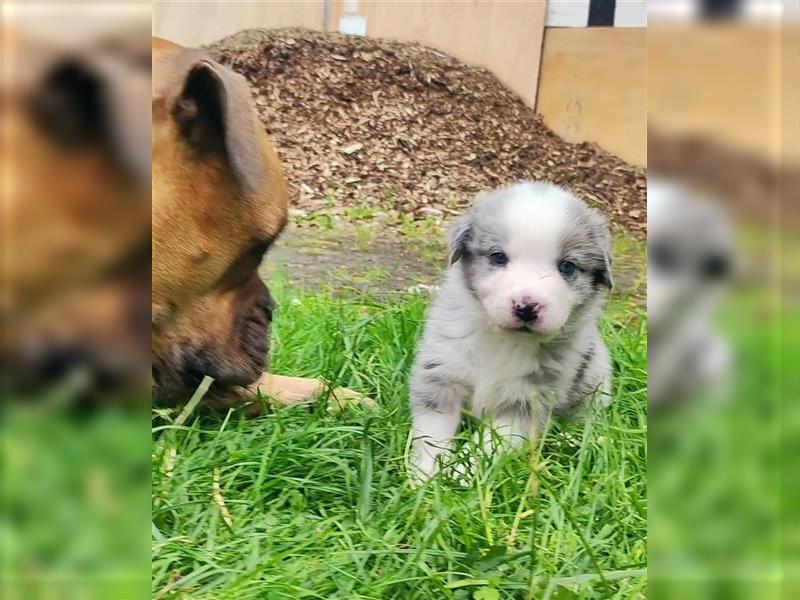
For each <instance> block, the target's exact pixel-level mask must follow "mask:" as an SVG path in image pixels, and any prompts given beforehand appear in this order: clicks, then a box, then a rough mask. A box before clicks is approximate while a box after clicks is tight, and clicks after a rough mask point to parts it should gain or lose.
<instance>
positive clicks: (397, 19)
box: [331, 0, 547, 106]
mask: <svg viewBox="0 0 800 600" xmlns="http://www.w3.org/2000/svg"><path fill="white" fill-rule="evenodd" d="M546 7H547V5H546V3H545V2H504V1H502V0H491V1H484V2H446V1H436V0H421V1H417V2H398V1H381V2H375V1H372V2H364V1H363V0H362V1H360V2H353V0H350V1H349V2H347V1H346V2H342V0H335V1H334V2H333V10H332V14H331V17H332V19H331V22H332V28H333V29H334V30H336V29H338V24H339V19H340V17H341V16H342V15H343V14H344V15H348V14H349V15H360V16H362V17H365V18H366V29H367V35H369V36H373V37H382V38H388V39H394V40H401V41H411V42H420V43H421V44H425V45H427V46H431V47H434V48H438V49H440V50H442V51H444V52H447V53H448V54H450V55H452V56H455V57H456V58H458V59H459V60H461V61H463V62H466V63H468V64H474V65H480V66H483V67H486V68H488V69H489V70H491V71H492V72H493V73H494V74H495V75H497V77H498V78H499V79H500V81H502V82H503V84H505V85H506V86H507V87H509V88H510V89H511V90H513V91H514V92H515V93H517V94H518V95H519V96H521V97H522V99H523V100H525V102H527V103H528V104H529V105H531V106H533V105H534V103H535V101H536V89H537V83H538V75H539V60H540V56H541V47H542V36H543V35H544V19H545V13H546Z"/></svg>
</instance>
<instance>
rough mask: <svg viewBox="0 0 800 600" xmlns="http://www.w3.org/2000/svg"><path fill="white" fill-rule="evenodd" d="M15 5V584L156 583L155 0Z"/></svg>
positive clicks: (31, 590) (10, 501) (7, 508)
mask: <svg viewBox="0 0 800 600" xmlns="http://www.w3.org/2000/svg"><path fill="white" fill-rule="evenodd" d="M0 8H2V23H0V25H1V26H2V29H0V31H2V40H1V41H2V51H0V60H2V68H1V69H0V74H1V78H0V98H2V103H0V144H2V154H1V155H0V156H2V159H1V160H2V162H0V171H1V174H0V181H2V196H0V208H1V209H2V220H1V223H2V234H0V277H1V278H2V283H0V365H1V370H0V401H1V402H2V404H0V407H1V408H0V409H1V410H2V421H1V423H2V424H0V439H1V440H2V445H0V477H2V478H1V479H0V481H1V482H2V487H1V488H0V489H1V491H0V540H2V541H1V542H0V544H1V545H0V569H2V571H0V572H1V573H2V576H1V577H0V596H2V597H3V598H7V599H16V598H75V599H77V598H81V599H83V598H87V599H90V598H144V597H147V596H148V595H149V527H148V524H149V508H148V497H149V476H148V469H149V465H150V461H149V457H150V439H151V438H150V431H149V404H150V401H149V396H150V393H149V389H150V388H149V363H150V334H149V330H150V329H149V315H150V266H149V265H150V260H149V257H150V133H149V131H150V108H149V107H150V101H149V95H150V50H149V47H150V46H149V45H150V41H149V40H150V5H149V3H138V4H137V3H136V2H129V3H127V4H110V5H106V4H104V3H95V4H91V3H82V4H71V3H61V4H52V3H51V4H37V3H35V2H4V3H2V5H0Z"/></svg>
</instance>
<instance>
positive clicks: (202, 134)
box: [172, 59, 266, 193]
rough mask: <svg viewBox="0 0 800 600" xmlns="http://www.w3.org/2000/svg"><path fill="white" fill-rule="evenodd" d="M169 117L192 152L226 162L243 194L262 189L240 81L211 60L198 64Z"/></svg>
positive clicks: (255, 125)
mask: <svg viewBox="0 0 800 600" xmlns="http://www.w3.org/2000/svg"><path fill="white" fill-rule="evenodd" d="M172 116H173V118H174V119H175V121H176V122H177V124H178V127H179V128H180V131H181V133H182V134H183V135H184V137H185V138H186V140H187V141H188V143H189V144H191V145H192V146H193V147H194V148H195V149H196V150H198V151H199V152H204V153H205V152H208V153H214V154H218V155H219V156H221V157H223V158H224V159H225V160H226V161H227V162H228V164H229V165H230V167H231V169H232V170H233V173H234V175H235V176H236V178H237V179H238V180H239V183H241V185H242V187H243V188H244V190H245V191H246V192H249V193H256V192H258V191H259V190H260V189H261V188H262V186H263V181H264V177H265V175H266V174H265V173H264V163H263V160H262V154H261V147H260V140H259V128H260V127H261V125H260V123H259V122H258V119H257V116H256V111H255V108H254V107H253V105H252V103H251V101H250V89H249V87H248V86H247V82H246V81H245V79H244V78H243V77H242V76H241V75H238V74H236V73H234V72H233V71H231V70H230V69H228V68H226V67H223V66H222V65H220V64H219V63H217V62H214V61H213V60H211V59H204V60H201V61H199V62H198V63H197V64H195V65H194V66H193V67H192V68H191V69H190V70H189V71H188V74H187V76H186V80H185V83H184V86H183V91H182V92H181V94H180V96H179V97H178V98H177V100H176V102H175V104H174V106H173V108H172Z"/></svg>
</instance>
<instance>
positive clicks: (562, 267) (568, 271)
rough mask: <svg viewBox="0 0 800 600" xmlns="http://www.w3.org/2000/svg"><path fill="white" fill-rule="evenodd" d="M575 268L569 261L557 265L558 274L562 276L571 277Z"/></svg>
mask: <svg viewBox="0 0 800 600" xmlns="http://www.w3.org/2000/svg"><path fill="white" fill-rule="evenodd" d="M575 269H577V267H576V266H575V263H574V262H572V261H571V260H562V261H561V262H560V263H558V272H559V273H561V274H562V275H572V274H573V273H574V272H575Z"/></svg>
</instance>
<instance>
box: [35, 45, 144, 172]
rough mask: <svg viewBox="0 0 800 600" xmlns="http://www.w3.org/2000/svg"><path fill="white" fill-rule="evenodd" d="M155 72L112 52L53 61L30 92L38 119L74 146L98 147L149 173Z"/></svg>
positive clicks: (58, 138)
mask: <svg viewBox="0 0 800 600" xmlns="http://www.w3.org/2000/svg"><path fill="white" fill-rule="evenodd" d="M149 94H150V77H149V74H148V75H147V76H146V77H145V76H143V75H142V73H140V72H138V71H134V70H132V69H130V68H129V67H127V65H124V64H122V63H120V62H119V61H114V60H113V59H109V58H108V57H102V56H91V55H81V54H75V55H72V56H65V57H63V58H61V59H59V60H58V61H56V62H54V63H53V64H52V65H50V67H49V68H48V69H47V71H46V72H45V73H44V75H43V77H42V80H41V82H40V83H39V85H37V86H36V88H35V90H34V91H33V92H32V94H31V96H30V97H29V98H28V100H29V102H28V106H29V109H30V111H31V114H32V116H33V117H34V120H35V122H36V123H37V124H38V126H39V127H40V128H41V130H42V132H43V133H44V134H45V135H46V136H47V137H48V139H50V140H51V141H53V142H55V143H57V144H60V145H61V146H63V147H65V148H69V149H76V148H97V149H98V150H100V151H101V152H104V153H109V156H111V157H112V158H113V159H115V160H118V161H119V162H120V164H122V165H123V166H124V167H125V168H127V169H128V170H129V171H131V172H132V173H133V174H135V175H137V176H139V177H141V178H142V179H147V178H149V177H150V171H151V164H152V160H151V157H150V149H151V140H150V123H151V118H150V108H149V105H148V104H147V103H146V102H144V100H146V99H147V97H148V96H149Z"/></svg>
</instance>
